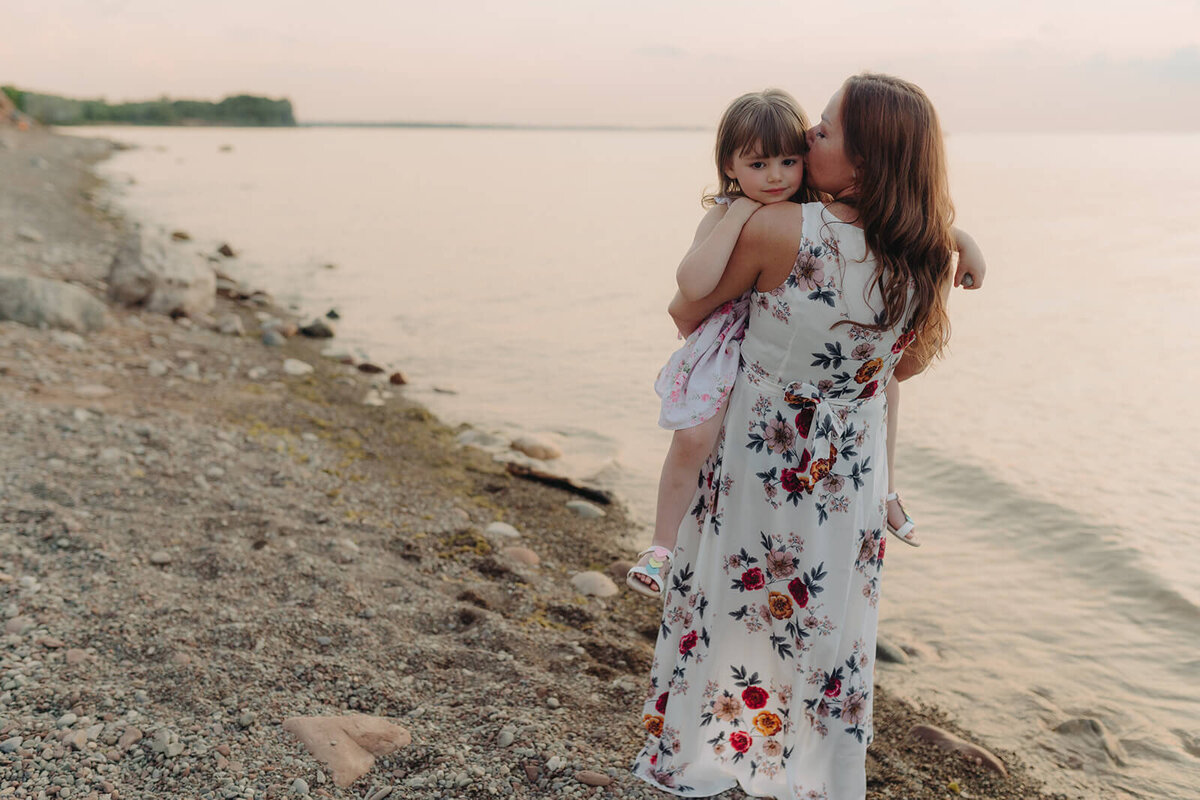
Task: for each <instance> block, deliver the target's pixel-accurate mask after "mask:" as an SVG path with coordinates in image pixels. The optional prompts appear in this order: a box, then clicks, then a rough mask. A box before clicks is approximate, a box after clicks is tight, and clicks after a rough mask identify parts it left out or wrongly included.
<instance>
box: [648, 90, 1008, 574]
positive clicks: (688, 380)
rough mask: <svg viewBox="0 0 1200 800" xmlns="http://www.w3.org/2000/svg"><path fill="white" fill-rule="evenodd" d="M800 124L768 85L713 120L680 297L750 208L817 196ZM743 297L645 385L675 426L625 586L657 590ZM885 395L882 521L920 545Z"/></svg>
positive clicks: (717, 405) (720, 410) (722, 260)
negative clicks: (711, 162)
mask: <svg viewBox="0 0 1200 800" xmlns="http://www.w3.org/2000/svg"><path fill="white" fill-rule="evenodd" d="M808 127H809V123H808V119H807V117H806V116H805V114H804V111H803V110H802V109H801V108H800V106H799V105H798V104H797V103H796V101H795V99H793V98H792V96H791V95H789V94H787V93H786V92H783V91H780V90H778V89H767V90H766V91H763V92H753V93H750V94H745V95H742V96H741V97H739V98H737V99H736V100H734V101H733V103H732V104H730V106H729V108H727V109H726V110H725V113H724V114H723V115H722V116H721V122H720V124H719V125H718V126H717V144H716V148H715V155H716V165H717V177H718V181H719V186H720V190H719V192H718V193H717V194H716V195H711V196H707V197H705V199H704V200H705V203H704V204H705V205H706V206H708V212H707V213H706V214H705V215H704V217H703V218H702V219H701V220H700V225H699V227H698V228H697V229H696V235H695V238H694V239H693V241H692V246H691V248H690V249H689V250H688V252H687V254H686V255H685V256H684V258H683V261H681V262H680V264H679V269H678V270H677V272H676V281H677V282H678V284H679V292H680V294H681V295H682V296H683V297H684V298H685V299H687V300H694V299H697V298H701V297H704V296H706V295H708V294H709V293H710V292H711V291H712V290H713V289H714V288H715V287H716V285H717V283H718V282H719V281H720V279H721V276H722V274H724V272H725V266H726V264H727V263H728V261H729V256H730V255H731V254H732V253H733V249H734V246H735V245H736V244H737V240H738V236H739V235H740V234H741V231H742V227H743V226H744V225H745V224H746V221H747V220H749V219H750V216H751V215H752V214H753V213H754V212H755V211H756V210H758V209H759V208H761V207H762V206H764V205H770V204H773V203H781V202H785V201H791V202H796V203H805V202H809V201H812V200H816V199H818V197H819V195H818V194H817V193H816V192H815V191H813V190H811V189H809V188H807V187H806V186H805V185H804V161H803V155H804V153H806V152H807V151H808V144H807V140H806V136H805V134H806V131H807V129H808ZM954 233H955V237H956V240H957V244H958V246H959V248H960V251H962V258H961V259H960V261H959V265H958V268H957V271H956V273H955V279H954V285H955V286H958V285H960V284H961V285H964V286H967V287H968V288H978V287H979V286H981V285H982V283H983V274H984V269H985V268H984V265H983V257H982V253H980V252H979V250H978V247H977V246H976V245H975V243H974V241H973V240H972V239H971V238H970V237H969V236H967V235H966V234H965V233H963V232H961V231H958V230H955V232H954ZM749 303H750V296H749V293H746V294H745V295H743V296H742V297H740V298H738V299H737V300H735V301H732V302H729V303H726V304H725V305H723V306H721V307H720V308H718V309H717V310H716V311H714V312H713V313H712V314H711V315H710V316H709V317H708V319H707V320H705V322H704V323H703V324H702V325H701V326H700V327H699V328H697V329H696V330H695V331H693V332H692V333H691V335H689V336H688V338H687V341H686V342H685V343H684V345H683V347H681V348H680V349H679V350H677V351H676V352H675V353H674V354H673V355H672V356H671V358H670V359H669V360H668V362H667V365H666V366H665V367H663V369H662V371H661V372H660V373H659V376H658V380H657V381H656V382H655V385H654V389H655V391H656V392H657V393H658V395H659V397H661V398H662V412H661V414H660V416H659V425H660V426H662V427H664V428H666V429H668V430H674V431H675V433H674V435H673V436H672V438H671V446H670V448H669V450H668V451H667V457H666V460H665V461H664V462H663V468H662V474H661V477H660V479H659V484H658V506H657V509H656V512H655V519H654V538H653V539H652V540H651V544H650V547H648V548H647V549H645V550H643V551H642V552H641V553H639V554H638V563H637V564H636V565H635V566H633V567H632V568H630V570H629V572H628V574H627V575H626V583H627V584H628V585H629V587H630V588H632V589H633V590H634V591H637V592H640V593H642V594H646V595H649V596H651V597H659V596H661V595H662V593H663V591H664V589H665V588H666V586H665V584H666V575H667V572H668V570H669V568H670V560H671V553H672V551H673V549H674V546H675V538H676V535H677V533H678V531H679V525H680V523H681V522H682V521H683V516H684V514H686V513H687V508H688V504H689V503H690V502H691V499H692V494H693V493H694V492H695V490H696V476H697V475H698V474H699V472H700V468H701V466H702V465H703V463H704V460H705V459H706V458H708V456H709V454H710V453H712V450H713V446H714V445H715V444H716V439H717V435H718V434H719V433H720V430H721V423H722V421H723V419H724V416H725V408H724V404H725V399H726V397H727V396H728V394H729V390H730V389H731V388H732V386H733V382H734V378H735V377H736V376H737V371H738V366H739V361H740V358H741V340H742V337H743V335H744V334H745V330H746V322H747V319H748V316H749ZM887 393H888V407H889V418H890V421H889V425H888V437H887V453H888V468H889V469H888V475H889V479H888V480H889V484H888V495H887V502H888V514H887V526H888V530H889V531H891V532H892V533H893V534H895V535H896V536H898V537H899V538H900V539H901V541H903V542H905V543H906V544H910V545H913V546H920V541H919V540H918V539H917V537H916V531H915V523H914V522H913V521H912V519H911V518H910V517H909V516H908V515H907V513H905V511H904V508H903V506H902V505H901V504H900V497H899V495H898V494H897V493H896V492H895V490H894V488H893V486H892V478H891V476H892V475H894V471H893V470H892V460H893V452H894V450H895V431H896V411H897V409H898V407H899V402H900V396H899V388H898V386H897V384H896V383H895V382H891V381H889V383H888V386H887Z"/></svg>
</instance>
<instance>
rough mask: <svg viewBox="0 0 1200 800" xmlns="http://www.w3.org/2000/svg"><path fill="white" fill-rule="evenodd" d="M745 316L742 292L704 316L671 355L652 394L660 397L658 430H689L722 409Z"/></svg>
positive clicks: (733, 375)
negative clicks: (704, 318)
mask: <svg viewBox="0 0 1200 800" xmlns="http://www.w3.org/2000/svg"><path fill="white" fill-rule="evenodd" d="M749 314H750V294H749V293H748V292H747V293H746V294H744V295H742V296H741V297H740V298H738V299H737V300H731V301H730V302H728V303H726V304H724V305H723V306H721V307H720V308H718V309H717V310H716V311H714V312H713V313H711V314H709V315H708V319H706V320H704V322H703V323H702V324H701V325H700V327H699V328H697V329H696V330H694V331H692V334H691V335H690V336H688V337H687V341H685V342H684V343H683V347H680V348H679V349H678V350H676V351H675V352H674V353H672V354H671V357H670V358H669V359H668V360H667V365H666V366H665V367H663V368H662V370H661V371H660V372H659V373H658V380H656V381H655V382H654V391H655V392H657V393H658V396H659V397H661V398H662V410H661V411H660V412H659V415H658V424H659V425H660V426H661V427H663V428H666V429H667V430H671V431H677V430H679V429H681V428H694V427H695V426H697V425H699V424H700V423H701V422H705V421H707V420H710V419H712V418H713V416H714V415H715V414H716V413H717V411H718V410H719V409H720V408H721V405H722V404H723V403H724V402H725V398H726V397H728V396H729V391H730V389H732V388H733V381H734V379H735V378H736V377H737V372H738V364H739V363H740V362H741V359H742V337H743V336H744V335H745V333H746V320H747V318H748V317H749Z"/></svg>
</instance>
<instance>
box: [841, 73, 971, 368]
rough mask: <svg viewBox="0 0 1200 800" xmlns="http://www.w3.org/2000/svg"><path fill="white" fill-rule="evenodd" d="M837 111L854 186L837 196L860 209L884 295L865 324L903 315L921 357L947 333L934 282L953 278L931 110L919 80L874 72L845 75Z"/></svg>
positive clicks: (949, 214)
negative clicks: (843, 195) (850, 192)
mask: <svg viewBox="0 0 1200 800" xmlns="http://www.w3.org/2000/svg"><path fill="white" fill-rule="evenodd" d="M841 111H842V131H843V137H844V140H845V149H846V157H847V158H848V159H849V160H850V162H851V163H852V164H854V165H855V185H854V190H853V191H854V193H853V196H852V197H846V198H838V199H839V200H843V201H845V202H847V203H848V204H849V205H851V206H853V207H854V208H855V209H856V210H857V212H858V215H859V220H860V221H861V222H862V225H863V233H864V234H865V237H866V242H867V246H868V247H869V248H870V249H871V253H872V254H873V255H874V256H875V263H876V267H875V275H874V281H875V284H876V286H877V287H878V288H879V289H880V291H881V293H882V295H883V303H884V308H883V311H882V313H881V314H880V315H879V317H878V318H877V319H876V320H875V325H873V326H871V327H874V328H877V329H887V328H892V327H894V326H896V325H897V324H899V323H900V322H904V323H905V327H906V328H907V329H908V330H911V331H913V332H915V334H916V340H915V342H914V343H913V344H912V345H911V346H910V348H909V350H910V352H913V353H914V355H916V356H917V357H918V358H920V359H921V361H922V362H926V361H928V360H930V359H932V358H933V357H935V356H937V355H939V354H940V353H941V351H942V349H943V348H944V347H945V345H946V342H947V341H948V340H949V338H950V320H949V318H948V317H947V315H946V303H945V301H944V300H943V298H942V293H941V291H940V289H941V288H942V287H943V286H944V285H945V283H946V282H948V281H950V280H951V279H952V278H953V275H952V273H951V271H950V259H951V253H952V252H953V249H954V240H953V234H952V233H951V224H952V223H953V221H954V204H953V203H952V202H951V201H950V183H949V179H948V177H947V173H946V151H945V146H944V144H943V142H942V129H941V125H940V123H939V122H938V117H937V112H936V111H934V108H933V104H932V103H931V102H930V101H929V98H928V97H927V96H926V95H925V92H923V91H921V89H920V88H919V87H917V86H915V85H913V84H911V83H909V82H908V81H904V80H901V79H900V78H894V77H892V76H890V75H880V74H875V73H863V74H861V75H856V76H854V77H852V78H850V79H849V80H847V81H846V83H845V85H844V86H843V92H842V109H841ZM910 283H911V285H912V286H913V288H914V292H913V300H912V306H911V310H910V311H909V314H908V318H907V319H906V320H905V319H902V318H903V317H904V315H905V310H906V308H908V307H909V306H908V288H909V285H910Z"/></svg>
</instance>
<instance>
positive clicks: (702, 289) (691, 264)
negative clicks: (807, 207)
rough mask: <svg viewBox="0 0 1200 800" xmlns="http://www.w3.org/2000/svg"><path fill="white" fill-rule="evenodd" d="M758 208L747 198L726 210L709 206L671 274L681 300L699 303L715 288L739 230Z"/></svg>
mask: <svg viewBox="0 0 1200 800" xmlns="http://www.w3.org/2000/svg"><path fill="white" fill-rule="evenodd" d="M761 206H762V204H761V203H756V202H755V201H753V200H751V199H750V198H748V197H739V198H737V199H736V200H734V201H733V202H732V203H731V204H729V205H728V206H726V205H715V206H713V207H712V208H710V209H709V211H708V213H707V214H705V215H704V218H703V219H701V220H700V226H699V227H698V228H697V229H696V237H695V239H693V240H692V246H691V248H690V249H688V252H687V255H685V256H684V257H683V261H681V262H679V269H677V270H676V271H675V281H676V283H678V284H679V293H680V294H681V295H682V296H683V297H684V298H685V299H687V300H699V299H700V298H701V297H704V296H705V295H707V294H709V293H710V292H712V290H713V289H715V288H717V283H718V282H720V280H721V275H722V274H724V272H725V265H726V264H728V263H729V256H730V255H731V254H732V253H733V248H734V245H736V244H737V240H738V234H740V233H741V232H742V226H744V225H745V224H746V220H748V219H750V215H751V214H753V213H754V212H755V211H757V210H758V209H759V208H760V207H761Z"/></svg>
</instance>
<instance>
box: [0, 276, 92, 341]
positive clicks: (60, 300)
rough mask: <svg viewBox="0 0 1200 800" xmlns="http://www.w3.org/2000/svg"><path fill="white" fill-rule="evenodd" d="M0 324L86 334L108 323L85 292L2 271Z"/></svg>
mask: <svg viewBox="0 0 1200 800" xmlns="http://www.w3.org/2000/svg"><path fill="white" fill-rule="evenodd" d="M0 320H11V321H13V322H19V323H21V324H22V325H28V326H30V327H31V328H40V327H42V326H45V327H48V328H63V329H65V330H69V331H75V332H76V333H89V332H91V331H97V330H100V329H101V328H103V327H104V326H105V325H106V324H107V323H108V311H107V309H106V308H105V306H104V304H103V303H102V302H100V301H99V300H97V299H96V298H94V297H92V296H91V295H90V294H89V293H88V292H87V290H86V289H81V288H80V287H78V286H74V285H72V284H69V283H63V282H62V281H52V280H47V279H46V278H35V277H32V276H29V275H18V274H16V273H13V272H9V271H8V270H3V271H0Z"/></svg>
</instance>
